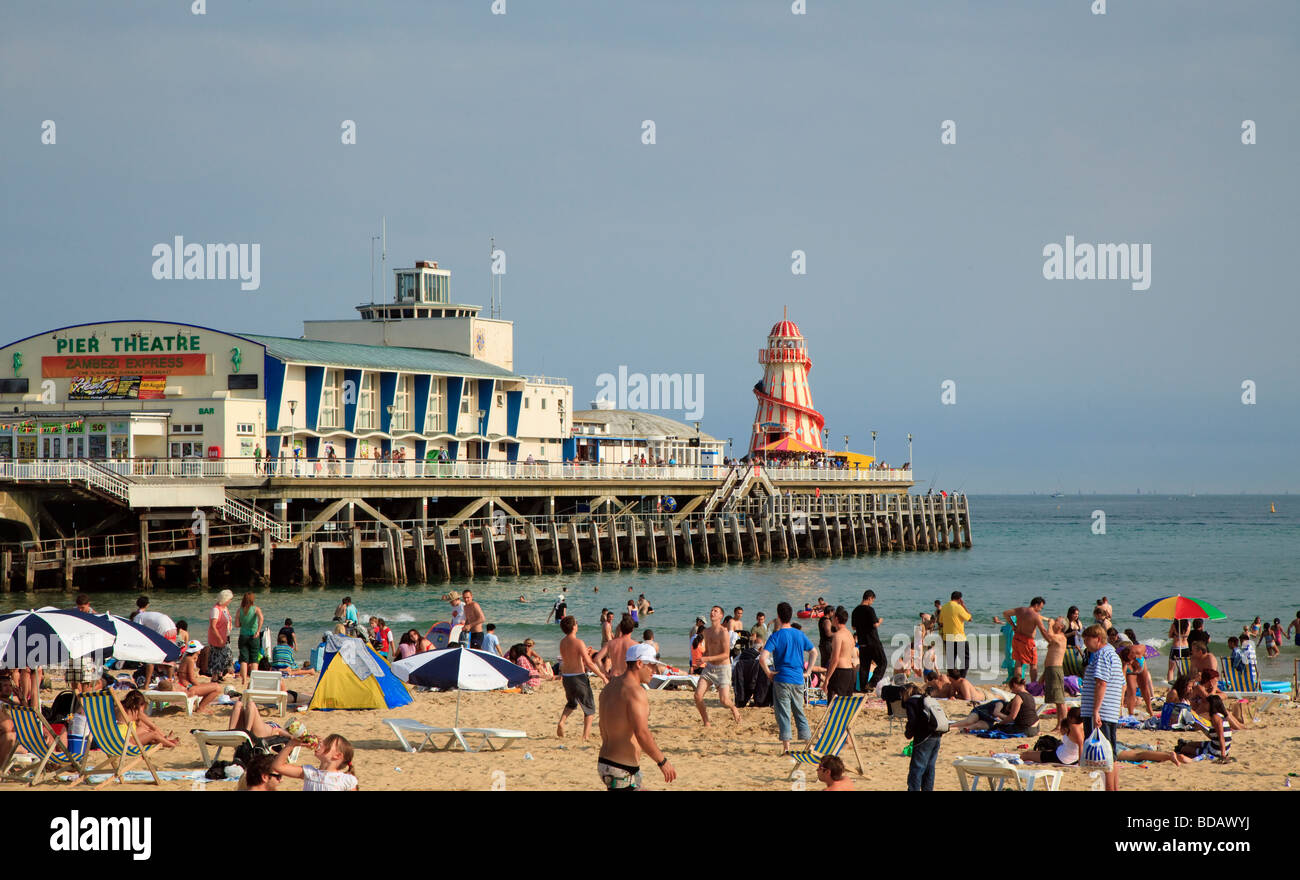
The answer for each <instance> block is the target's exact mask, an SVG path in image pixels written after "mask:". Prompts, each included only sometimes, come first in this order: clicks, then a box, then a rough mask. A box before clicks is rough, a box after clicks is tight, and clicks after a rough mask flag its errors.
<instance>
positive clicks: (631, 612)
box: [623, 599, 641, 626]
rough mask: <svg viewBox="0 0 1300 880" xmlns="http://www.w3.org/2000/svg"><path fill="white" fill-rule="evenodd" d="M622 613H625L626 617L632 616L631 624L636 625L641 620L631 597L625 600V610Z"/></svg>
mask: <svg viewBox="0 0 1300 880" xmlns="http://www.w3.org/2000/svg"><path fill="white" fill-rule="evenodd" d="M623 613H624V614H626V615H627V616H628V617H630V618H632V625H633V626H636V625H637V624H639V623H640V622H641V615H640V613H639V612H638V611H637V610H636V604H635V603H634V602H633V601H632V600H631V599H628V600H627V611H625V612H623Z"/></svg>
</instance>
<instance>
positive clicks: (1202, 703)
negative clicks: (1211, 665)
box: [1187, 669, 1247, 730]
mask: <svg viewBox="0 0 1300 880" xmlns="http://www.w3.org/2000/svg"><path fill="white" fill-rule="evenodd" d="M1187 692H1188V702H1190V703H1191V704H1192V711H1194V712H1196V713H1197V714H1199V715H1208V714H1209V713H1210V697H1214V696H1220V697H1221V694H1220V691H1219V673H1218V672H1216V671H1214V670H1213V669H1207V670H1205V671H1204V672H1202V673H1201V677H1200V680H1199V682H1197V683H1196V684H1193V685H1191V686H1190V687H1188V688H1187ZM1224 715H1225V717H1226V718H1227V719H1228V723H1229V724H1231V725H1232V726H1233V728H1234V729H1236V730H1241V729H1242V728H1244V727H1246V726H1247V724H1246V717H1245V715H1244V714H1243V713H1242V711H1241V707H1240V704H1234V705H1233V706H1231V707H1229V708H1225V709H1224Z"/></svg>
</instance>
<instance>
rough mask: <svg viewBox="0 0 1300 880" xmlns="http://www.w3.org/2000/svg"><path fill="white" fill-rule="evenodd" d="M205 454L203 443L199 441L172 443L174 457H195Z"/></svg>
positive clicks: (172, 455)
mask: <svg viewBox="0 0 1300 880" xmlns="http://www.w3.org/2000/svg"><path fill="white" fill-rule="evenodd" d="M202 456H203V444H202V443H201V442H198V441H191V440H186V441H184V442H180V443H173V444H172V445H171V457H172V458H195V457H202Z"/></svg>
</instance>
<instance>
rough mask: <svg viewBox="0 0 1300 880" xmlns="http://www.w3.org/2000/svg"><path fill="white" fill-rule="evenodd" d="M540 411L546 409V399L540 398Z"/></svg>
mask: <svg viewBox="0 0 1300 880" xmlns="http://www.w3.org/2000/svg"><path fill="white" fill-rule="evenodd" d="M542 409H546V398H545V397H543V398H542Z"/></svg>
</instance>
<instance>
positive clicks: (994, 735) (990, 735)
mask: <svg viewBox="0 0 1300 880" xmlns="http://www.w3.org/2000/svg"><path fill="white" fill-rule="evenodd" d="M967 732H968V733H972V734H974V735H975V736H978V737H979V738H980V739H1019V738H1023V737H1024V736H1025V735H1024V734H1023V733H1004V732H1003V731H1001V730H971V731H967Z"/></svg>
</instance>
